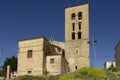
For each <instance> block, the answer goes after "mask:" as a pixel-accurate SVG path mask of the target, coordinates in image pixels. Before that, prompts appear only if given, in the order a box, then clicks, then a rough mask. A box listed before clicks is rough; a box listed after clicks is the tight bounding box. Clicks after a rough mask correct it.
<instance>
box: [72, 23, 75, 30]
mask: <svg viewBox="0 0 120 80" xmlns="http://www.w3.org/2000/svg"><path fill="white" fill-rule="evenodd" d="M72 29H73V31H74V30H75V23H72Z"/></svg>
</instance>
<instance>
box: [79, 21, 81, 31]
mask: <svg viewBox="0 0 120 80" xmlns="http://www.w3.org/2000/svg"><path fill="white" fill-rule="evenodd" d="M78 27H79V30H81V22H79V23H78Z"/></svg>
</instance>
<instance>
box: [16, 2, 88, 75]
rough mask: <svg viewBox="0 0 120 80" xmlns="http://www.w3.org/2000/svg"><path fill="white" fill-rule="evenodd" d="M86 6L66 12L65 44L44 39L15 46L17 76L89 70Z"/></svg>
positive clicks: (21, 41)
mask: <svg viewBox="0 0 120 80" xmlns="http://www.w3.org/2000/svg"><path fill="white" fill-rule="evenodd" d="M88 41H89V3H86V4H82V5H77V6H72V7H68V8H65V42H59V41H55V40H54V39H53V38H52V39H50V42H48V41H47V39H46V38H45V37H37V38H29V39H23V40H19V42H18V70H17V74H18V76H19V75H38V76H39V75H44V74H46V72H48V73H49V74H50V75H59V74H64V73H67V72H68V71H70V72H73V71H75V70H76V69H78V68H81V67H89V44H88Z"/></svg>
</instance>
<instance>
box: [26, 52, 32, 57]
mask: <svg viewBox="0 0 120 80" xmlns="http://www.w3.org/2000/svg"><path fill="white" fill-rule="evenodd" d="M27 58H32V50H28V52H27Z"/></svg>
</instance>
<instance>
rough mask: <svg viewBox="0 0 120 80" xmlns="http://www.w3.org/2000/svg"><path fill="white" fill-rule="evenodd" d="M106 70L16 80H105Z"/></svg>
mask: <svg viewBox="0 0 120 80" xmlns="http://www.w3.org/2000/svg"><path fill="white" fill-rule="evenodd" d="M104 75H105V70H101V69H97V68H82V69H79V70H77V71H75V72H73V73H68V74H65V75H61V76H43V77H37V76H34V77H33V76H20V77H17V78H16V80H103V79H104Z"/></svg>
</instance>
